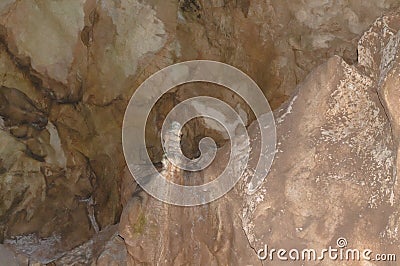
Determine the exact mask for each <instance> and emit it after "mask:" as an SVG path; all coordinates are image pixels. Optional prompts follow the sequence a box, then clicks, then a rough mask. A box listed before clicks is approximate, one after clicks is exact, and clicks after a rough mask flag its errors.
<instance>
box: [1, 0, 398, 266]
mask: <svg viewBox="0 0 400 266" xmlns="http://www.w3.org/2000/svg"><path fill="white" fill-rule="evenodd" d="M397 6H399V3H398V1H396V0H380V1H360V0H348V1H345V0H343V1H297V0H296V1H261V0H239V1H219V0H212V1H203V0H181V1H173V0H166V1H164V0H162V1H161V0H145V1H139V0H127V1H118V0H110V1H108V0H107V1H106V0H103V1H95V0H86V1H84V0H83V1H80V0H79V1H78V0H76V1H75V0H73V1H71V0H62V1H15V0H5V1H1V3H0V42H1V44H0V129H1V130H0V144H1V145H0V240H5V242H6V243H8V244H10V245H12V246H14V247H15V246H17V250H19V251H20V252H21V251H22V252H24V253H30V255H31V257H32V258H33V259H34V261H41V262H49V261H51V260H54V259H56V258H57V259H59V261H60V262H59V263H60V264H68V263H73V262H74V260H75V259H76V258H77V257H76V256H75V257H74V256H72V255H71V256H70V257H69V256H68V254H64V252H65V250H70V249H72V248H74V247H76V246H77V245H79V244H82V243H83V242H85V241H88V240H89V239H92V240H93V239H94V238H92V237H93V235H94V234H95V233H96V231H97V230H98V229H100V230H102V231H103V233H104V232H105V231H106V230H105V228H107V226H108V225H111V224H115V223H117V222H118V221H119V220H120V217H121V212H122V205H123V206H124V210H123V214H122V218H121V224H120V234H121V235H122V236H123V237H124V238H125V244H126V247H127V252H128V254H126V253H124V252H126V251H125V250H124V249H123V248H122V246H123V245H122V240H121V239H120V238H119V237H118V236H116V234H115V235H112V236H111V235H107V234H105V235H106V236H105V237H104V239H103V240H104V241H103V240H102V241H99V242H101V243H106V244H104V245H101V247H99V248H97V247H93V246H90V248H89V249H84V250H85V252H86V251H87V250H91V251H90V252H89V251H88V253H87V254H86V253H85V254H86V255H87V256H86V255H85V256H83V257H84V258H82V260H80V259H77V260H76V261H75V262H77V261H83V262H82V263H89V262H90V263H97V264H99V265H101V264H109V265H112V264H113V263H114V264H117V265H119V264H120V263H125V261H127V262H128V264H138V263H145V262H146V263H150V264H154V263H161V264H163V263H167V264H174V263H175V264H188V263H191V262H193V263H194V264H201V265H202V264H207V265H208V264H211V265H213V264H223V265H226V264H234V263H237V264H238V265H243V264H245V263H249V264H252V263H253V264H257V263H258V261H257V257H256V255H255V252H254V249H257V248H260V246H261V245H262V244H263V243H266V242H268V243H270V244H274V245H275V244H276V245H281V246H282V247H291V246H299V245H305V244H313V245H314V246H315V247H320V246H324V245H327V244H329V243H332V242H334V241H335V239H336V238H337V237H338V236H346V237H348V239H349V241H351V243H352V244H354V246H359V247H361V246H363V245H365V244H371V245H372V246H373V247H374V248H375V250H374V251H376V252H378V251H381V250H384V249H387V250H391V249H394V248H396V247H398V246H399V243H398V240H399V237H398V234H397V232H398V227H399V226H400V225H399V223H400V222H399V221H400V220H399V211H398V210H397V207H396V202H397V201H398V196H397V193H396V191H397V190H398V187H397V183H396V182H395V181H396V180H395V177H396V175H395V173H396V170H397V169H399V167H400V161H399V160H398V159H397V157H396V156H397V154H398V153H399V151H398V148H397V147H398V142H399V137H398V130H399V111H398V98H399V95H398V91H397V88H398V85H399V84H398V79H397V78H396V77H397V76H398V73H397V72H398V71H399V70H398V65H399V64H398V59H397V53H398V50H399V49H398V43H399V41H398V29H399V27H400V26H399V25H400V22H399V21H400V19H399V17H398V15H397V14H391V15H387V16H385V17H382V18H381V19H378V20H377V21H376V22H375V23H374V25H373V26H372V28H371V29H370V30H368V31H367V32H366V33H365V34H364V35H363V37H362V39H361V41H360V42H359V43H358V55H359V56H358V63H357V53H356V46H357V41H358V40H359V38H360V36H361V34H362V33H363V32H364V31H366V30H367V28H368V27H369V25H370V24H371V23H372V22H373V21H374V20H375V18H376V17H378V16H379V15H380V14H381V13H382V12H384V11H387V10H391V9H394V8H395V7H397ZM334 54H337V55H339V56H341V58H343V59H341V58H339V57H333V58H331V57H332V56H333V55H334ZM328 58H331V59H329V61H328V62H327V63H324V64H323V65H322V66H320V67H319V68H317V69H316V70H314V71H313V73H312V74H311V75H310V76H309V77H308V78H307V79H305V77H306V75H307V74H308V73H309V72H310V71H311V70H312V69H313V68H315V67H316V66H318V65H321V63H323V62H325V60H327V59H328ZM193 59H211V60H218V61H222V62H226V63H229V64H231V65H234V66H236V67H238V68H240V69H241V70H243V71H245V72H246V73H248V74H249V75H250V76H251V77H252V78H253V79H254V80H255V81H256V82H257V83H258V85H259V86H260V87H261V89H262V90H263V92H264V93H265V95H266V96H267V97H268V99H269V100H270V103H271V105H272V107H273V108H274V109H278V107H279V106H280V104H281V103H283V102H284V101H285V100H287V99H289V97H290V96H291V95H293V92H294V90H295V88H296V86H297V85H298V84H300V83H301V82H303V83H302V84H301V85H300V86H299V88H298V90H297V91H296V92H294V96H291V98H290V99H289V101H288V102H287V104H286V105H285V106H283V107H281V108H280V109H279V110H277V121H278V132H279V141H278V142H279V143H280V144H279V147H278V154H277V159H276V161H275V164H274V166H273V170H272V172H271V174H270V176H269V177H268V179H267V181H266V183H265V184H264V185H263V187H262V189H261V190H260V191H259V192H258V193H257V194H255V195H243V193H242V190H241V189H240V188H241V187H240V186H239V187H238V188H236V190H232V191H231V192H230V193H229V194H228V195H227V196H226V197H224V198H223V199H220V200H219V201H216V202H214V203H211V204H209V205H207V206H203V207H199V208H178V207H172V206H169V205H166V204H163V203H160V202H158V201H156V200H155V199H153V198H151V197H149V196H148V195H145V194H144V193H143V192H140V190H139V189H138V188H136V184H135V183H134V182H133V181H132V179H131V178H132V177H131V176H130V174H129V173H128V171H127V168H126V165H125V160H124V158H123V155H122V154H123V153H122V147H121V127H122V119H123V114H124V111H125V107H126V105H127V102H128V100H129V98H130V97H131V95H132V93H133V92H134V91H135V89H136V88H137V87H138V86H139V84H140V83H141V82H143V81H144V80H145V79H146V78H147V77H149V76H150V75H151V74H152V73H154V72H155V71H157V70H159V69H161V68H163V67H165V66H168V65H170V64H173V63H175V62H180V61H184V60H193ZM353 63H355V65H354V66H351V64H353ZM195 90H196V86H195V85H193V84H191V85H190V84H189V85H187V87H186V89H185V88H183V89H182V88H178V89H175V90H173V91H171V92H170V94H169V95H167V96H166V97H165V98H163V99H161V105H160V106H157V110H155V112H154V113H152V116H151V117H150V119H149V121H151V122H152V123H153V124H151V125H149V130H148V132H146V133H147V136H148V146H149V147H148V149H149V153H150V155H151V157H152V159H153V160H154V162H155V163H158V162H160V161H161V157H162V150H161V146H160V145H161V143H160V141H159V133H160V125H161V123H162V120H163V119H164V118H165V114H166V113H167V112H168V111H169V110H170V109H171V108H172V107H173V106H174V104H176V103H177V102H179V101H183V100H184V99H187V98H188V97H192V96H196V95H198V93H197V92H195ZM203 91H204V92H205V94H209V95H212V96H214V97H217V98H220V99H222V100H224V99H234V100H235V102H237V104H235V105H234V106H232V107H233V108H235V109H236V110H237V111H238V112H241V113H242V114H243V116H244V117H246V119H247V124H250V123H251V122H252V119H254V118H253V116H252V114H251V112H250V110H249V108H248V107H246V106H245V104H244V103H243V101H241V100H240V99H238V97H237V96H234V95H233V94H232V93H229V92H226V91H223V90H221V89H220V88H218V87H215V86H211V85H206V86H205V87H204V90H203ZM191 126H192V128H186V129H185V130H187V136H188V137H187V138H186V139H184V140H183V142H184V145H185V149H186V150H185V152H186V153H187V154H189V155H192V156H194V155H196V152H197V148H196V144H197V140H198V139H199V138H200V136H203V135H211V136H213V137H215V139H216V140H217V142H218V144H219V145H221V146H222V145H223V144H224V143H225V142H226V140H225V139H224V136H223V135H221V134H220V132H219V131H218V130H216V129H215V128H213V127H211V126H210V124H207V122H206V121H195V122H193V124H192V125H191ZM224 149H225V148H222V149H221V151H220V152H219V155H218V156H219V157H218V158H219V160H218V164H216V165H214V166H213V167H212V168H210V169H209V170H208V172H205V173H202V174H201V175H199V176H193V178H198V179H199V180H207V179H208V178H209V177H210V176H212V175H215V173H217V172H218V171H220V169H221V168H223V162H224V158H225V157H226V150H224ZM241 185H242V186H243V184H241ZM344 188H345V189H344ZM132 195H135V196H134V197H133V198H132ZM344 228H346V230H345V231H343V230H344ZM367 229H368V230H369V231H370V233H367V232H368V230H367ZM96 236H97V234H96ZM96 236H95V237H96ZM17 239H19V240H21V239H22V240H23V241H19V242H18V241H17ZM287 239H290V241H289V240H288V241H286V240H287ZM386 240H390V243H388V244H382V243H381V242H383V241H386ZM17 242H18V244H17ZM89 242H90V241H89ZM89 242H87V243H86V244H85V245H87V244H88V243H89ZM37 243H39V245H38V244H37ZM299 243H300V244H299ZM396 245H397V246H396ZM49 250H51V251H49ZM93 250H95V252H92V251H93ZM114 250H115V252H114ZM75 251H76V252H77V254H78V253H79V252H80V251H81V250H80V249H79V247H78V250H75ZM91 252H92V253H91ZM79 254H80V253H79ZM62 255H63V256H62ZM125 255H126V256H125ZM60 256H62V258H64V261H63V260H62V258H60ZM79 256H80V255H79ZM79 256H78V257H79ZM121 261H122V262H121Z"/></svg>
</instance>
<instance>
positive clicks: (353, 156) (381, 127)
mask: <svg viewBox="0 0 400 266" xmlns="http://www.w3.org/2000/svg"><path fill="white" fill-rule="evenodd" d="M399 30H400V14H399V13H394V14H390V15H387V16H384V17H382V18H380V19H378V20H377V21H376V22H375V23H374V25H373V26H372V28H371V29H370V30H369V31H367V32H366V33H365V34H364V36H363V37H362V39H361V40H360V42H359V47H358V49H359V62H358V63H357V64H355V65H354V66H351V65H349V64H348V63H346V62H345V61H344V60H343V59H342V58H340V57H338V56H335V57H332V58H330V59H329V60H328V61H327V62H326V63H324V64H322V65H321V66H319V67H318V68H316V69H315V70H313V71H312V73H311V74H310V75H309V76H308V77H307V78H306V79H305V81H304V82H302V83H301V85H300V86H299V87H298V89H297V91H296V92H295V93H294V95H293V96H292V97H291V99H290V100H289V101H288V102H287V103H286V104H285V105H284V106H282V107H281V108H280V109H279V110H277V111H276V121H277V133H278V146H277V154H276V158H275V161H274V164H273V166H272V169H271V172H270V174H269V175H268V177H267V179H266V181H265V182H264V184H263V186H262V187H261V188H260V190H258V191H257V192H256V193H255V194H252V195H243V192H241V191H243V190H242V188H243V187H244V185H245V184H242V185H238V186H237V187H236V190H233V191H231V192H230V193H228V194H227V195H226V196H225V197H224V198H222V199H220V200H217V201H215V202H213V203H211V204H209V205H206V206H203V207H201V208H178V207H172V206H169V205H166V204H163V203H160V202H158V201H157V200H155V199H153V198H151V197H149V196H147V195H146V194H144V193H142V194H139V195H138V196H136V197H135V198H134V199H132V200H131V202H130V203H128V205H126V207H125V209H124V212H123V215H122V217H121V225H120V233H121V235H122V236H123V237H124V239H125V242H126V244H127V247H128V253H129V255H130V260H128V263H130V264H131V265H139V264H142V263H145V264H146V263H148V264H159V263H165V264H167V265H185V264H188V263H189V262H190V263H193V264H195V265H214V264H215V265H221V264H222V265H225V264H229V265H236V264H237V265H245V264H249V265H251V264H253V265H255V264H258V263H260V262H257V255H256V252H255V251H257V250H259V249H261V248H264V245H265V244H267V245H268V246H269V247H270V248H285V249H286V250H290V249H292V248H297V249H298V250H302V249H306V248H314V249H317V250H322V249H323V248H327V247H329V246H332V247H335V246H336V241H337V239H338V238H340V237H345V238H346V239H347V240H348V244H349V247H351V248H358V249H360V250H362V249H365V248H370V249H372V250H373V252H374V254H377V253H396V252H398V250H399V247H400V242H399V235H398V228H399V226H400V224H399V221H400V220H399V207H398V182H397V171H398V170H399V168H398V166H399V163H398V159H396V158H398V157H397V153H398V138H399V132H398V122H399V121H398V115H399V114H398V103H399V95H398V73H397V72H396V71H397V69H398V67H399V66H400V64H399V62H398V56H397V53H398V52H399V51H400V50H399V48H398V43H399V41H398V40H399V39H398V38H399V35H398V32H399ZM250 132H253V131H252V127H250ZM252 136H253V138H254V143H253V147H254V148H255V150H257V148H258V147H259V145H257V139H256V138H255V135H254V134H253V135H252ZM219 152H220V154H219V157H217V159H216V160H215V161H216V162H218V163H217V165H214V166H213V167H212V169H211V170H209V171H206V172H205V173H204V176H203V178H206V177H211V176H213V175H215V173H218V170H216V169H220V168H222V167H223V165H224V159H223V158H226V156H225V151H224V149H222V150H220V151H219ZM254 154H257V152H255V153H254ZM253 160H254V159H253ZM252 165H254V162H251V163H250V168H249V169H248V171H249V172H251V169H252V168H251V166H252ZM166 169H168V167H167V168H166ZM175 175H176V174H175ZM191 178H192V177H191ZM227 221H229V222H227ZM238 222H240V224H238ZM232 225H233V227H231V226H232ZM238 227H240V228H239V229H241V230H238ZM217 228H218V229H217ZM242 230H243V231H242ZM244 235H245V236H246V238H247V240H248V242H247V241H246V242H243V241H244ZM208 241H211V242H208ZM284 263H286V262H284ZM331 263H332V262H331V261H329V260H325V261H322V262H321V261H318V262H315V263H314V264H315V265H331ZM349 263H350V262H342V263H339V265H349ZM352 263H353V264H354V265H361V264H360V263H361V262H352ZM352 263H350V264H352ZM308 264H309V265H314V264H313V263H312V262H308V263H307V265H308ZM274 265H280V264H279V261H275V262H274ZM363 265H366V264H363ZM368 265H374V264H372V263H370V264H368Z"/></svg>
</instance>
